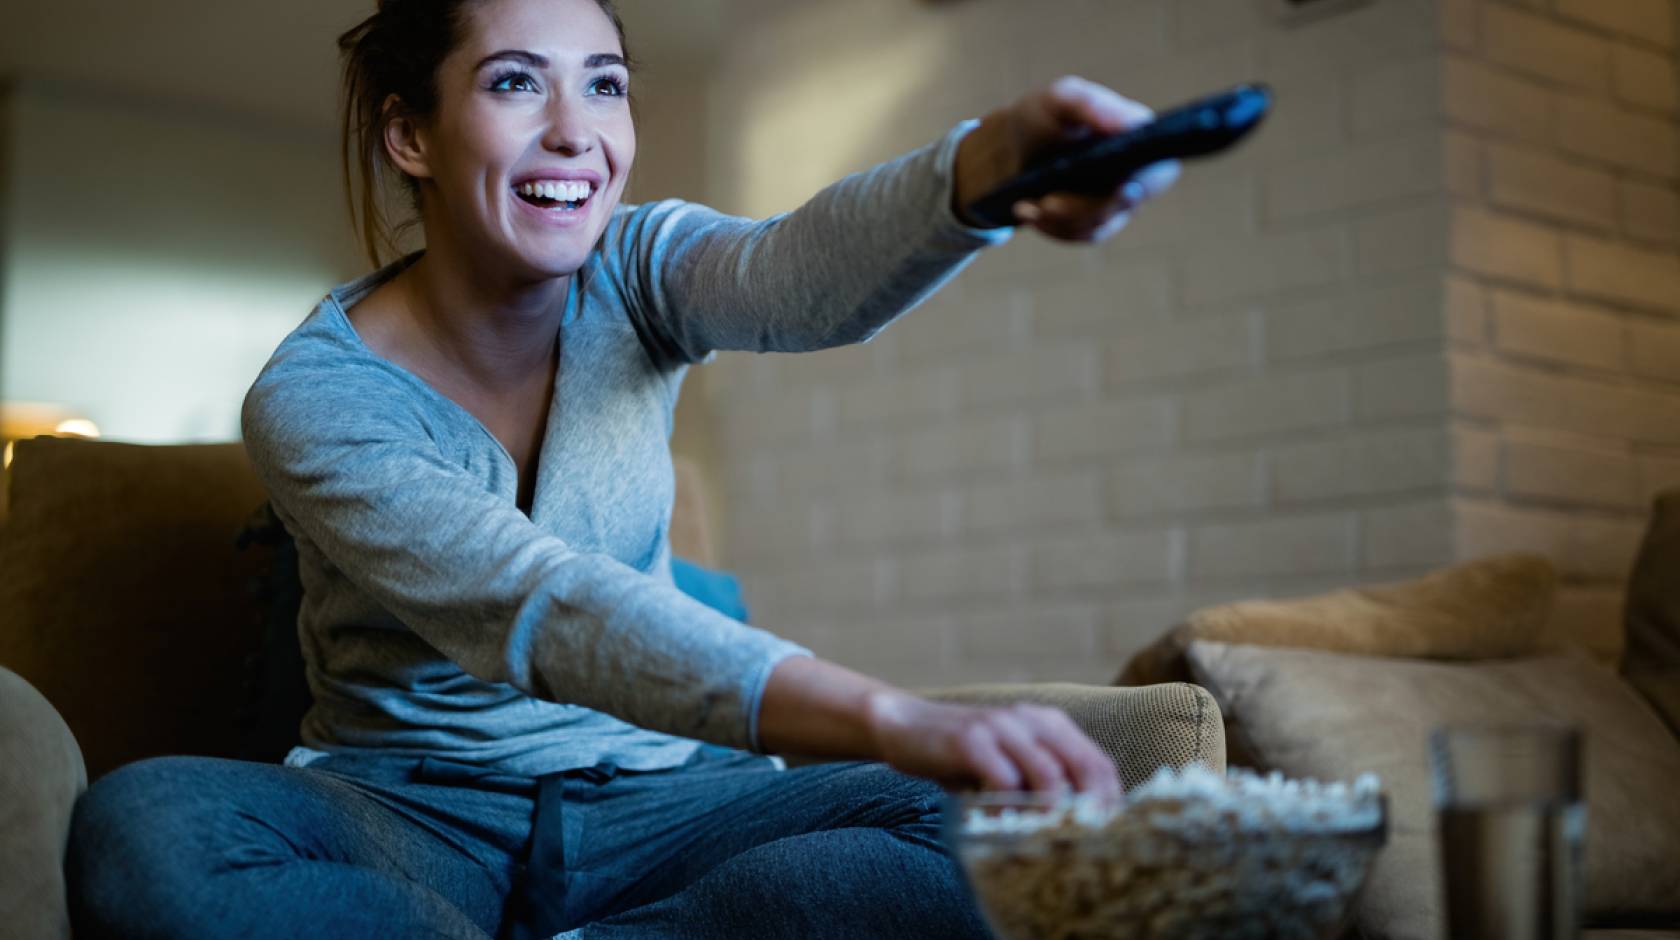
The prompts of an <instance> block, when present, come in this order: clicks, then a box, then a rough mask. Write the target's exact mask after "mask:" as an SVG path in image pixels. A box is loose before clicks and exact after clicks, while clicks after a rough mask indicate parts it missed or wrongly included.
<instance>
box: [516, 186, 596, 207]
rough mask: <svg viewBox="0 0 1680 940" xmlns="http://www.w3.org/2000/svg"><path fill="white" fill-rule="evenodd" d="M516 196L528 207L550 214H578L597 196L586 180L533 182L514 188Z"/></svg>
mask: <svg viewBox="0 0 1680 940" xmlns="http://www.w3.org/2000/svg"><path fill="white" fill-rule="evenodd" d="M513 192H514V195H516V196H518V197H519V198H520V200H521V201H523V202H525V203H526V204H528V205H532V206H535V207H537V208H539V209H544V210H546V211H549V212H556V213H567V212H577V211H579V210H580V209H582V208H583V206H584V204H585V203H587V202H588V201H589V197H591V196H593V195H594V194H595V188H594V186H592V185H590V183H589V182H588V181H586V180H532V181H530V182H528V183H521V184H519V185H518V186H515V187H514V188H513Z"/></svg>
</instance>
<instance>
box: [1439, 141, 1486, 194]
mask: <svg viewBox="0 0 1680 940" xmlns="http://www.w3.org/2000/svg"><path fill="white" fill-rule="evenodd" d="M1445 140H1446V146H1445V149H1444V150H1443V151H1442V154H1441V159H1442V162H1443V165H1444V166H1445V178H1446V183H1447V192H1449V193H1451V194H1453V195H1454V196H1461V197H1463V198H1465V199H1473V200H1474V199H1480V198H1481V197H1482V186H1483V179H1484V177H1485V175H1486V171H1485V169H1484V166H1485V164H1486V160H1487V157H1486V148H1484V147H1483V146H1482V142H1481V141H1479V140H1477V139H1476V138H1475V137H1472V136H1471V135H1469V134H1466V133H1463V132H1461V131H1454V130H1448V131H1446V132H1445Z"/></svg>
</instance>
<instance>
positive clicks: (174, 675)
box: [0, 437, 1225, 940]
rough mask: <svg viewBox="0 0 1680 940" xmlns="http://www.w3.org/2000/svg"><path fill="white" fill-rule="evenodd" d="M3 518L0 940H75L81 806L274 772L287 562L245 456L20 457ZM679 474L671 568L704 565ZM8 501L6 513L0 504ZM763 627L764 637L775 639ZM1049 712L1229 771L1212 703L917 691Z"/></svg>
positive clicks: (178, 449) (1175, 690) (1199, 696)
mask: <svg viewBox="0 0 1680 940" xmlns="http://www.w3.org/2000/svg"><path fill="white" fill-rule="evenodd" d="M9 485H10V499H9V509H8V510H7V513H6V516H5V518H4V520H3V521H0V938H14V937H15V938H29V940H42V938H58V937H66V936H69V935H70V925H69V922H68V915H67V912H66V907H65V898H64V881H63V877H62V863H63V856H64V849H65V840H66V837H67V833H68V829H69V821H70V814H71V811H72V808H73V807H74V804H75V800H76V798H77V796H78V795H80V794H81V793H82V792H83V791H85V790H86V788H87V786H88V783H89V782H90V781H91V780H96V779H98V778H99V777H100V776H102V775H104V774H105V773H108V772H110V771H111V770H112V769H114V768H116V767H118V766H121V765H123V764H127V763H129V762H132V761H135V760H140V759H142V758H146V757H151V756H155V755H163V754H201V755H210V756H219V757H233V758H239V759H246V760H263V761H271V762H272V761H279V760H280V759H281V758H282V757H283V756H284V753H285V751H286V749H287V748H289V747H290V745H291V744H293V743H295V741H294V736H295V734H296V732H297V727H298V721H299V719H300V717H301V712H300V711H298V710H297V708H298V704H297V703H298V701H299V699H298V695H297V693H298V692H299V691H300V690H302V689H303V688H304V686H303V681H302V676H301V674H300V665H301V663H300V660H299V659H298V658H297V653H296V645H297V643H296V635H295V610H296V602H297V598H296V596H295V591H296V590H297V588H296V570H295V567H294V565H295V557H294V556H293V555H292V554H291V553H290V552H289V551H288V549H289V539H287V538H285V537H284V532H283V530H280V531H278V532H277V531H276V530H275V528H274V526H273V525H272V518H271V517H269V516H266V515H265V513H264V512H263V509H264V506H265V504H266V501H267V499H266V494H265V493H264V492H263V490H262V488H261V485H260V484H259V483H258V482H257V479H256V477H255V475H254V473H253V471H252V469H251V467H250V464H249V462H248V460H247V457H246V455H245V453H244V450H243V448H242V446H241V445H240V444H238V443H228V444H191V445H171V446H148V445H136V444H122V443H111V442H99V441H84V440H72V439H62V438H48V437H40V438H34V439H30V440H23V441H19V442H17V446H16V452H15V456H14V461H13V464H12V466H11V468H10V483H9ZM699 491H700V487H698V486H697V485H695V482H694V476H693V470H692V468H691V467H682V466H679V472H678V493H677V507H676V512H675V515H674V519H673V526H672V537H673V550H674V552H675V554H677V555H679V556H682V557H685V558H692V559H696V560H698V561H701V562H702V563H704V562H706V561H709V560H710V553H709V550H708V546H707V544H706V542H705V532H706V527H705V525H704V514H703V512H701V511H699V507H700V506H701V505H702V504H701V503H700V502H699V501H698V493H699ZM0 505H4V504H0ZM770 626H772V627H773V625H770ZM919 691H921V692H922V693H924V694H926V695H929V696H930V697H935V698H940V699H944V700H949V701H966V702H975V703H990V704H1002V703H1006V702H1015V701H1035V702H1040V703H1046V704H1054V705H1058V706H1060V707H1062V708H1064V709H1065V710H1067V711H1068V713H1069V714H1070V715H1071V716H1072V717H1073V718H1074V719H1075V721H1077V722H1079V723H1080V724H1081V726H1082V727H1084V728H1085V730H1086V731H1087V732H1088V733H1089V734H1090V735H1091V736H1092V737H1093V738H1094V739H1095V740H1096V741H1097V742H1098V743H1099V744H1101V745H1102V746H1103V747H1104V748H1105V749H1106V750H1107V751H1108V753H1109V754H1110V755H1111V756H1112V757H1114V759H1115V760H1116V763H1117V765H1118V766H1119V768H1120V771H1121V775H1122V777H1123V778H1124V780H1125V781H1126V783H1127V784H1128V785H1133V784H1137V783H1139V782H1141V781H1142V780H1143V779H1145V778H1146V777H1147V776H1148V775H1149V774H1150V773H1152V772H1153V771H1154V770H1155V769H1156V768H1158V767H1160V766H1163V765H1173V766H1182V765H1185V764H1188V763H1191V762H1197V763H1201V764H1204V765H1206V766H1208V767H1210V768H1212V769H1214V770H1216V771H1223V769H1224V766H1225V751H1224V728H1223V723H1222V721H1221V719H1220V714H1219V710H1218V706H1217V705H1216V704H1215V703H1214V701H1213V699H1212V698H1211V696H1209V695H1208V694H1207V693H1206V692H1205V691H1203V690H1202V689H1200V688H1197V687H1195V686H1193V685H1190V684H1186V683H1182V682H1167V683H1159V684H1151V685H1149V686H1147V687H1142V688H1109V687H1090V686H1079V685H1071V684H1065V683H1044V684H1031V685H1028V684H1019V685H993V686H964V687H960V688H946V689H924V690H919Z"/></svg>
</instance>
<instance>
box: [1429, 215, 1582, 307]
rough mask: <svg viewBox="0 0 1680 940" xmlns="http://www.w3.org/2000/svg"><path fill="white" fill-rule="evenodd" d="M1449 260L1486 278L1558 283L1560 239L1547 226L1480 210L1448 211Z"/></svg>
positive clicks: (1541, 285) (1560, 277)
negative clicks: (1450, 254)
mask: <svg viewBox="0 0 1680 940" xmlns="http://www.w3.org/2000/svg"><path fill="white" fill-rule="evenodd" d="M1451 239H1452V240H1451V245H1452V247H1451V251H1452V262H1453V264H1455V265H1458V266H1459V267H1462V268H1464V269H1466V270H1469V271H1474V272H1476V273H1478V274H1485V275H1488V276H1490V277H1497V278H1504V279H1508V280H1513V281H1520V282H1522V283H1525V284H1533V285H1536V286H1539V287H1547V288H1557V287H1560V286H1562V275H1561V273H1560V272H1561V265H1560V264H1559V258H1560V257H1561V251H1562V248H1561V244H1562V243H1561V241H1560V240H1559V238H1558V236H1557V234H1556V233H1555V232H1553V231H1551V230H1550V229H1548V228H1546V227H1544V226H1540V225H1533V224H1530V223H1527V222H1520V221H1517V220H1516V219H1512V218H1509V217H1507V216H1498V215H1494V214H1492V213H1489V212H1484V211H1482V210H1480V209H1471V208H1459V209H1455V210H1453V213H1452V236H1451Z"/></svg>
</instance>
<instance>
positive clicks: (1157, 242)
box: [1095, 125, 1264, 261]
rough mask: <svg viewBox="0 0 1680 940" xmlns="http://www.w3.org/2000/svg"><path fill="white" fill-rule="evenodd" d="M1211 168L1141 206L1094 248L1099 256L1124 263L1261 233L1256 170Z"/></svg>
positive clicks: (1238, 166) (1235, 166)
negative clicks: (1152, 252) (1156, 252)
mask: <svg viewBox="0 0 1680 940" xmlns="http://www.w3.org/2000/svg"><path fill="white" fill-rule="evenodd" d="M1262 126H1264V125H1262ZM1245 156H1246V155H1245ZM1207 169H1208V172H1206V173H1204V174H1201V175H1200V178H1196V179H1192V178H1191V175H1190V174H1185V175H1184V176H1183V177H1181V178H1180V179H1179V182H1177V183H1175V184H1174V185H1173V188H1172V189H1171V190H1169V191H1168V192H1167V193H1166V194H1165V195H1163V196H1161V197H1160V198H1158V199H1156V200H1153V201H1151V202H1149V203H1147V204H1145V205H1144V206H1142V207H1140V208H1139V209H1138V210H1137V211H1136V212H1135V213H1134V217H1133V219H1132V221H1131V222H1130V223H1129V224H1128V225H1127V227H1126V229H1125V231H1123V232H1121V233H1120V234H1119V235H1118V236H1116V237H1114V238H1112V239H1110V240H1109V241H1108V242H1107V244H1105V245H1102V246H1098V247H1097V248H1096V249H1095V251H1096V252H1097V253H1098V257H1102V258H1109V259H1113V260H1114V261H1120V260H1123V259H1125V258H1128V257H1138V256H1140V255H1143V254H1144V253H1145V252H1148V251H1150V250H1166V251H1169V252H1176V251H1182V250H1183V248H1184V246H1186V245H1190V244H1197V243H1199V242H1202V241H1205V240H1208V239H1219V238H1231V237H1233V236H1238V235H1247V236H1254V235H1255V234H1257V233H1258V232H1259V231H1260V221H1259V219H1260V194H1259V193H1260V187H1259V183H1258V181H1257V179H1256V173H1255V172H1254V171H1253V170H1250V169H1248V168H1247V164H1245V163H1237V164H1224V165H1221V166H1210V167H1208V168H1207Z"/></svg>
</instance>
